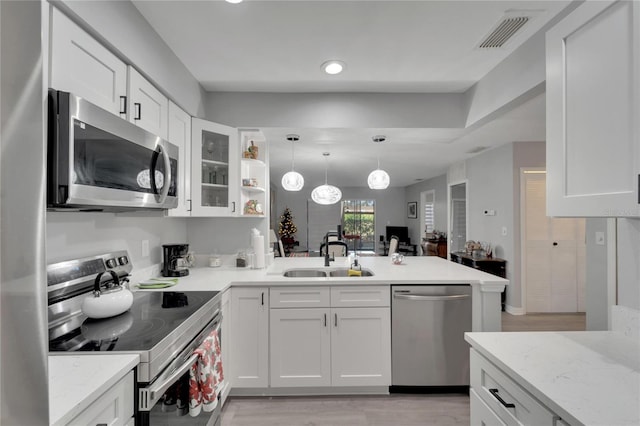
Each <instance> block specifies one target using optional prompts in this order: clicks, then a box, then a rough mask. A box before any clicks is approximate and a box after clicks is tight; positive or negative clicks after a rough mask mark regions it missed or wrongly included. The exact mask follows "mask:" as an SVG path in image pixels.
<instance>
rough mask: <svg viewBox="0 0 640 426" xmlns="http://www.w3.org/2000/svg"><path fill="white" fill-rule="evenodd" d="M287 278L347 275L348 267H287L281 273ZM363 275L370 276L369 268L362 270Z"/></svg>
mask: <svg viewBox="0 0 640 426" xmlns="http://www.w3.org/2000/svg"><path fill="white" fill-rule="evenodd" d="M282 275H283V276H285V277H289V278H318V277H322V278H326V277H347V276H349V268H327V269H289V270H287V271H284V274H282ZM362 276H363V277H372V276H373V271H371V269H363V270H362Z"/></svg>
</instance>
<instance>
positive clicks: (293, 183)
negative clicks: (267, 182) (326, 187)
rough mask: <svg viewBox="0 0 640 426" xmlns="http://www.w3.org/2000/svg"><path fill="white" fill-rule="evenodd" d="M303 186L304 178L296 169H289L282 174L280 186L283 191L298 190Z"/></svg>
mask: <svg viewBox="0 0 640 426" xmlns="http://www.w3.org/2000/svg"><path fill="white" fill-rule="evenodd" d="M303 186H304V178H303V177H302V175H301V174H300V173H298V172H296V171H293V170H291V171H290V172H287V173H285V174H284V176H282V187H283V188H284V190H285V191H300V190H301V189H302V187H303Z"/></svg>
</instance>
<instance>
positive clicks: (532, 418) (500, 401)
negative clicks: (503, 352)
mask: <svg viewBox="0 0 640 426" xmlns="http://www.w3.org/2000/svg"><path fill="white" fill-rule="evenodd" d="M470 363H471V390H470V397H471V424H472V425H522V426H527V425H531V426H545V425H548V426H555V425H561V424H566V423H565V422H563V421H562V420H561V419H560V416H558V415H556V414H555V413H553V412H552V411H551V410H550V409H549V408H548V407H546V406H545V405H544V404H542V403H541V402H540V401H538V400H537V399H536V398H534V397H533V395H531V394H530V393H528V392H527V391H526V390H525V389H523V388H522V387H521V386H520V385H519V384H518V383H517V382H516V381H515V380H514V379H512V378H511V377H509V376H508V375H507V374H506V373H505V372H504V371H502V370H500V369H499V368H498V367H496V366H495V365H494V364H493V363H492V362H491V361H489V360H488V359H487V358H485V357H484V356H482V355H481V354H480V353H478V352H477V351H476V350H474V349H471V354H470Z"/></svg>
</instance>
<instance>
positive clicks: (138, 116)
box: [133, 102, 142, 120]
mask: <svg viewBox="0 0 640 426" xmlns="http://www.w3.org/2000/svg"><path fill="white" fill-rule="evenodd" d="M133 108H134V111H135V112H136V114H135V115H134V117H133V119H134V120H140V119H142V105H141V104H140V102H135V103H134V104H133Z"/></svg>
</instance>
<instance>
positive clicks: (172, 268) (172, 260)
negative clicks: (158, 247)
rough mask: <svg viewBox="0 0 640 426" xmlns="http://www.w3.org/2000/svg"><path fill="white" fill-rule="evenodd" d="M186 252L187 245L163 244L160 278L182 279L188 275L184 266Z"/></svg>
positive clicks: (187, 270) (187, 250)
mask: <svg viewBox="0 0 640 426" xmlns="http://www.w3.org/2000/svg"><path fill="white" fill-rule="evenodd" d="M188 252H189V244H163V245H162V255H163V264H162V276H163V277H184V276H186V275H189V268H187V266H186V256H187V253H188Z"/></svg>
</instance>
